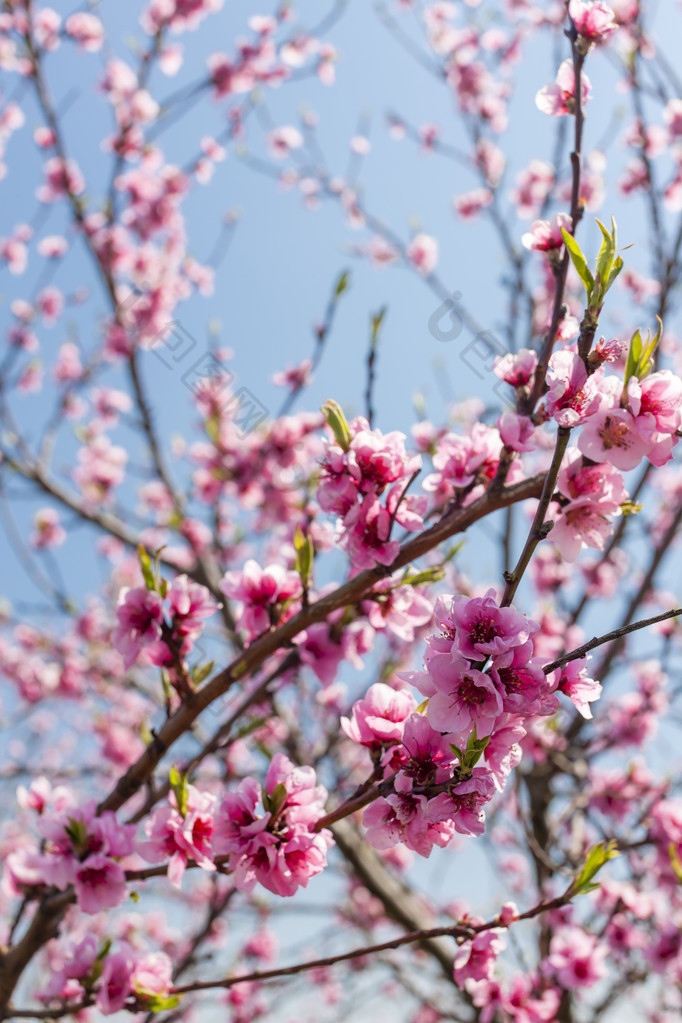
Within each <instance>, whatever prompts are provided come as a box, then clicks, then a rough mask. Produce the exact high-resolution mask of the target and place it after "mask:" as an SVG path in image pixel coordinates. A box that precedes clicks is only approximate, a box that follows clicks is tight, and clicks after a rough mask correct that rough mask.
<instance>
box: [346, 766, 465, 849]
mask: <svg viewBox="0 0 682 1023" xmlns="http://www.w3.org/2000/svg"><path fill="white" fill-rule="evenodd" d="M413 784H414V783H413V779H412V778H409V777H407V776H406V775H404V774H399V775H398V776H397V777H396V779H395V782H394V789H395V791H394V792H392V793H391V794H390V795H388V796H387V797H386V798H383V797H380V798H379V799H375V800H374V802H373V803H370V805H369V806H368V807H367V808H366V809H365V811H364V813H363V815H362V823H363V824H364V826H365V827H366V828H367V841H368V842H369V844H370V845H372V846H373V847H374V848H375V849H390V848H392V847H393V846H394V845H397V844H398V843H399V842H402V843H403V844H404V845H406V846H407V848H408V849H412V850H413V851H414V852H416V853H418V854H419V855H420V856H424V857H428V856H429V855H430V854H431V850H432V849H433V847H434V845H438V846H441V847H444V846H446V845H447V844H448V843H449V842H450V841H451V839H452V836H453V832H454V826H453V824H452V821H450V820H447V819H443V820H430V819H429V817H428V816H427V809H428V801H427V798H426V796H424V795H420V794H417V793H413V792H412V788H413Z"/></svg>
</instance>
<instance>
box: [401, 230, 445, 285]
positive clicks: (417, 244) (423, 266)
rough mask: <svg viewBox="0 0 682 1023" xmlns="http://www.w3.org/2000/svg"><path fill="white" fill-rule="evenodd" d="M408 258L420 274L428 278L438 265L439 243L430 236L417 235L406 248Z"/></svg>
mask: <svg viewBox="0 0 682 1023" xmlns="http://www.w3.org/2000/svg"><path fill="white" fill-rule="evenodd" d="M405 251H406V253H407V258H408V259H409V261H410V262H411V263H412V265H413V266H415V267H416V268H417V270H419V272H420V273H422V274H424V276H425V277H428V275H429V274H430V273H433V271H434V270H435V269H436V264H437V263H438V242H437V241H436V239H435V238H432V237H431V236H430V235H428V234H424V233H422V232H420V233H419V234H416V235H415V236H414V238H413V239H412V241H411V242H410V243H409V245H408V246H407V248H406V250H405Z"/></svg>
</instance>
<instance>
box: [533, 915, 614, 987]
mask: <svg viewBox="0 0 682 1023" xmlns="http://www.w3.org/2000/svg"><path fill="white" fill-rule="evenodd" d="M549 952H550V954H549V956H548V957H547V964H548V965H549V966H551V967H552V968H553V970H554V972H555V973H556V976H557V980H558V981H559V983H560V984H561V985H562V987H564V988H565V989H566V990H568V991H570V990H573V989H575V988H582V987H591V986H592V985H593V984H596V983H597V981H598V980H602V979H603V978H604V977H605V976H606V974H607V969H606V964H605V962H604V960H605V959H606V958H607V957H608V954H609V949H608V945H606V944H603V945H600V944H599V942H598V939H597V938H596V937H595V936H594V935H592V934H588V933H587V932H586V931H584V930H583V929H582V927H565V928H563V929H562V930H561V932H560V933H559V934H555V935H554V937H553V938H552V940H551V942H550V946H549Z"/></svg>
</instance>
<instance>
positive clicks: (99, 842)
mask: <svg viewBox="0 0 682 1023" xmlns="http://www.w3.org/2000/svg"><path fill="white" fill-rule="evenodd" d="M48 799H49V803H48ZM27 805H29V806H31V807H32V808H33V809H35V810H36V812H37V813H38V814H39V817H38V820H37V830H38V833H39V834H40V836H41V838H42V843H41V846H40V848H39V849H33V848H31V847H25V848H22V849H19V850H17V851H16V852H14V853H10V855H9V856H8V857H7V860H6V875H5V877H6V883H7V884H9V885H10V887H11V888H12V889H13V890H14V891H15V892H16V893H21V892H25V891H26V890H29V889H30V888H31V887H33V886H35V885H54V887H55V888H58V889H59V890H60V891H65V890H66V889H67V888H68V887H69V886H70V885H73V887H74V890H75V893H76V899H77V900H78V905H79V906H80V908H81V909H82V910H83V912H84V913H98V912H99V911H100V910H102V909H112V908H113V907H115V906H118V905H120V904H121V902H122V901H123V899H124V898H125V897H126V895H127V886H126V879H125V871H124V868H123V866H122V865H121V861H122V860H125V859H126V858H127V857H129V856H131V855H132V853H133V851H134V845H135V827H134V825H130V824H120V823H119V822H118V821H117V819H116V816H115V814H113V813H112V812H111V811H105V812H104V813H102V814H99V815H97V813H96V804H95V801H94V800H90V801H88V802H87V803H85V804H84V805H82V806H78V805H76V804H75V803H74V802H73V799H72V797H71V795H70V793H69V792H68V791H67V790H66V789H59V788H57V789H55V790H54V791H51V788H50V786H49V783H48V782H47V780H46V779H42V780H40V779H39V780H38V781H37V782H36V783H34V786H32V789H31V790H30V794H29V799H28V803H27Z"/></svg>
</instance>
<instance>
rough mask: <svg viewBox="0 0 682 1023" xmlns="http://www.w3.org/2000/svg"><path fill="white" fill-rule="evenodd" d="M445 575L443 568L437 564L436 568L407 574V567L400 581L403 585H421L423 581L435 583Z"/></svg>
mask: <svg viewBox="0 0 682 1023" xmlns="http://www.w3.org/2000/svg"><path fill="white" fill-rule="evenodd" d="M444 575H445V571H444V569H443V568H442V567H441V566H440V565H438V566H437V567H436V568H427V569H425V570H424V571H423V572H415V574H414V575H410V574H409V569H408V570H407V572H406V573H405V575H404V576H403V578H402V580H401V582H402V584H403V585H405V586H422V585H424V583H437V582H438V581H439V580H440V579H442V578H443V576H444Z"/></svg>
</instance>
